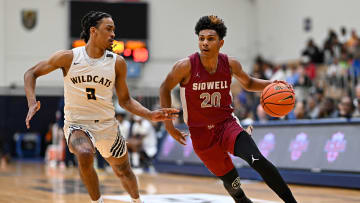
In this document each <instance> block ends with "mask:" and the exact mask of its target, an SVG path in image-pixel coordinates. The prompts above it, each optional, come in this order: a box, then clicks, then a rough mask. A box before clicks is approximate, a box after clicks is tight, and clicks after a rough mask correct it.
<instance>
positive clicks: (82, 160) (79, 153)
mask: <svg viewBox="0 0 360 203" xmlns="http://www.w3.org/2000/svg"><path fill="white" fill-rule="evenodd" d="M74 153H75V155H76V157H77V159H78V162H79V165H80V166H82V167H90V166H92V164H93V161H94V152H93V150H92V149H90V148H82V149H77V150H76V151H75V152H74Z"/></svg>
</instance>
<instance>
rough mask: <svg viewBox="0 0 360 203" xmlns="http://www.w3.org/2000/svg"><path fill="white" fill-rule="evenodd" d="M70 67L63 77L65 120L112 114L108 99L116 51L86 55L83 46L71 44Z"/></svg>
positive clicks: (104, 116)
mask: <svg viewBox="0 0 360 203" xmlns="http://www.w3.org/2000/svg"><path fill="white" fill-rule="evenodd" d="M72 51H73V55H74V57H73V60H72V62H71V66H70V69H69V71H68V73H67V75H66V77H65V78H64V96H65V108H64V113H65V120H66V121H81V120H106V119H110V118H114V116H115V110H114V105H113V102H112V97H113V89H114V83H115V61H116V54H114V53H112V52H110V51H106V52H105V53H104V55H103V56H102V57H100V58H98V59H92V58H90V57H89V56H88V55H87V53H86V50H85V46H83V47H78V48H74V49H73V50H72Z"/></svg>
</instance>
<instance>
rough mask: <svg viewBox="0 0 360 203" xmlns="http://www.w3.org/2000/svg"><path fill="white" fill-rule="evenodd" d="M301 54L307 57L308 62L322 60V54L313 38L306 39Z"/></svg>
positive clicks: (319, 61)
mask: <svg viewBox="0 0 360 203" xmlns="http://www.w3.org/2000/svg"><path fill="white" fill-rule="evenodd" d="M302 56H306V57H308V58H309V62H310V63H316V64H318V63H322V62H323V54H322V53H321V51H320V49H319V47H318V46H317V45H316V44H315V42H314V40H313V39H309V40H308V42H307V45H306V47H305V49H304V50H303V51H302Z"/></svg>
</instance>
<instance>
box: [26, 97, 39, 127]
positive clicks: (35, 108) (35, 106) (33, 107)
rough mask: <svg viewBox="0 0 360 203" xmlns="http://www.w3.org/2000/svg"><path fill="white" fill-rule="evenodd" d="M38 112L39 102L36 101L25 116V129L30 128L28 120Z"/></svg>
mask: <svg viewBox="0 0 360 203" xmlns="http://www.w3.org/2000/svg"><path fill="white" fill-rule="evenodd" d="M39 110H40V101H37V102H36V103H34V104H33V105H31V106H29V111H28V114H27V116H26V120H25V123H26V127H27V129H29V128H30V120H31V119H32V117H33V116H34V115H35V113H36V112H37V111H39Z"/></svg>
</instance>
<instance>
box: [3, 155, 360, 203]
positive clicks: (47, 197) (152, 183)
mask: <svg viewBox="0 0 360 203" xmlns="http://www.w3.org/2000/svg"><path fill="white" fill-rule="evenodd" d="M138 177H139V182H140V191H141V194H142V195H149V196H150V195H152V196H153V197H155V196H156V195H157V196H161V195H166V194H174V195H170V196H174V197H178V196H179V197H182V194H183V196H184V197H185V196H186V195H188V196H190V197H191V198H192V200H193V201H179V200H175V198H169V197H166V198H164V199H166V202H177V203H205V202H220V203H225V202H226V203H227V202H232V201H230V199H228V200H226V199H227V198H228V197H226V196H225V195H226V191H225V190H224V189H223V187H222V185H221V183H220V181H218V180H217V179H215V178H210V177H195V176H184V175H174V174H156V175H150V174H142V175H139V176H138ZM99 179H100V183H101V185H102V186H101V190H102V193H103V194H104V195H117V196H116V198H117V197H118V196H119V197H120V195H122V196H125V197H126V198H128V196H127V195H126V193H125V191H124V190H123V188H122V187H121V185H120V181H119V180H118V179H117V177H115V176H114V175H113V174H112V173H106V172H99ZM242 183H243V184H242V186H243V188H244V190H245V192H246V193H247V194H248V196H249V197H250V198H252V199H254V203H260V202H261V203H273V202H282V201H280V199H279V198H278V197H277V196H276V195H275V194H274V193H273V192H272V191H271V190H270V189H269V188H268V187H267V186H266V185H265V184H264V183H262V182H254V181H246V180H242ZM290 187H291V189H292V191H293V193H294V195H295V197H296V198H297V200H298V202H301V203H355V202H360V190H350V189H341V188H326V187H311V186H298V185H290ZM175 194H176V195H175ZM202 195H203V196H204V195H205V196H206V195H209V196H210V195H217V196H219V195H224V196H223V197H221V196H220V198H223V199H222V200H218V201H214V200H213V199H212V201H204V200H201V198H202ZM106 197H107V196H106ZM116 198H115V199H116ZM211 198H215V197H211ZM13 202H14V203H18V202H19V203H42V202H44V203H45V202H47V203H48V202H53V203H80V202H81V203H83V202H84V203H87V202H90V199H89V197H88V194H87V192H86V189H85V188H84V186H83V185H82V184H81V182H80V179H79V175H78V172H77V169H63V170H61V169H54V168H49V167H46V166H45V165H44V164H42V163H24V162H15V163H12V164H10V165H9V166H8V167H7V168H2V169H0V203H13ZM105 202H106V203H125V202H126V201H121V200H119V199H118V200H109V199H105ZM155 202H156V203H164V202H165V200H164V201H146V203H155Z"/></svg>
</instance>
